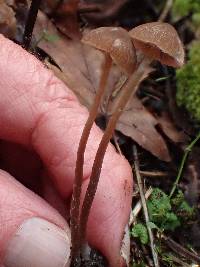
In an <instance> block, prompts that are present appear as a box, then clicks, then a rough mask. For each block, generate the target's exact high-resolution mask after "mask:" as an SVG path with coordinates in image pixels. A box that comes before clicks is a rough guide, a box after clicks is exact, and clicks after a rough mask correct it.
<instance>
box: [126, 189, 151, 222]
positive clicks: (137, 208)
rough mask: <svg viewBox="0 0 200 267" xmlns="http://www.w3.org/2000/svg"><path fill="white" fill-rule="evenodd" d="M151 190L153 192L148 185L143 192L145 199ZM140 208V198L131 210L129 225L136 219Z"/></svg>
mask: <svg viewBox="0 0 200 267" xmlns="http://www.w3.org/2000/svg"><path fill="white" fill-rule="evenodd" d="M152 192H153V189H152V187H149V189H148V190H147V191H146V192H145V199H146V200H147V199H148V198H149V197H150V195H151V193H152ZM141 208H142V203H141V200H139V201H138V202H137V204H136V205H135V207H134V209H133V210H132V212H131V215H130V220H129V225H131V224H133V222H134V221H135V220H136V218H137V216H138V213H139V212H140V210H141Z"/></svg>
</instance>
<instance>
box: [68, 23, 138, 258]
mask: <svg viewBox="0 0 200 267" xmlns="http://www.w3.org/2000/svg"><path fill="white" fill-rule="evenodd" d="M82 42H83V43H84V44H87V45H90V46H92V47H94V48H96V49H99V50H101V51H102V52H103V53H104V54H105V61H104V62H103V65H102V68H101V69H102V73H101V77H100V82H99V89H98V90H97V94H96V96H95V100H94V103H93V106H92V108H91V110H90V113H89V117H88V120H87V122H86V124H85V127H84V129H83V132H82V136H81V139H80V143H79V147H78V152H77V160H76V168H75V182H74V186H73V195H72V201H71V208H70V212H71V222H70V224H71V236H72V253H71V255H72V258H76V257H79V255H78V254H79V247H80V241H79V240H80V238H81V239H82V240H83V239H84V238H85V237H80V235H81V236H82V235H84V233H85V230H83V231H82V232H81V233H80V232H79V226H78V225H79V212H80V211H79V209H80V208H79V207H80V194H81V185H82V177H83V164H84V152H85V148H86V143H87V141H88V137H89V134H90V130H91V128H92V125H93V123H94V121H95V118H96V116H97V113H98V108H99V105H100V102H101V97H102V95H103V93H104V91H105V87H106V83H107V80H108V76H109V72H110V69H111V66H112V61H113V62H114V63H115V64H116V65H117V66H118V67H119V68H120V69H121V71H122V72H124V73H126V74H127V75H128V76H129V75H130V74H132V73H133V71H134V70H135V68H136V54H135V49H134V46H133V44H132V41H131V38H130V36H129V35H128V32H127V31H126V30H124V29H122V28H120V27H101V28H97V29H95V30H92V31H90V32H89V33H88V34H86V35H85V36H84V37H83V39H82ZM86 221H87V219H86ZM82 233H83V234H82Z"/></svg>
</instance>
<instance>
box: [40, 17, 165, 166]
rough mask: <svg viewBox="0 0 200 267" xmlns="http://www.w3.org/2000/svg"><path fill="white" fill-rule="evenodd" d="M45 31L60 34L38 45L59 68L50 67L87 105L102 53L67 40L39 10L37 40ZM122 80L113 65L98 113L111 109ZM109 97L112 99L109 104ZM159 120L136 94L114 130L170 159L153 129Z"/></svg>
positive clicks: (92, 91)
mask: <svg viewBox="0 0 200 267" xmlns="http://www.w3.org/2000/svg"><path fill="white" fill-rule="evenodd" d="M44 30H46V31H47V32H49V34H54V35H58V37H59V39H58V40H57V41H56V42H48V41H47V40H42V41H41V42H40V43H39V47H40V48H41V49H43V50H44V51H45V52H46V53H47V54H48V55H49V56H50V57H51V58H52V59H53V60H54V61H55V63H56V64H57V65H58V66H59V68H60V70H59V69H58V68H55V66H51V68H52V69H53V70H54V72H55V74H56V75H57V76H58V77H59V78H60V79H62V80H63V81H64V82H65V83H66V84H67V85H68V87H69V88H71V89H72V90H73V91H74V92H75V94H76V95H77V96H78V98H79V99H80V101H81V103H83V104H84V105H85V106H87V107H88V108H90V107H91V105H92V103H93V99H94V96H95V91H96V90H97V87H98V81H99V77H100V73H101V64H102V61H103V59H104V56H103V55H102V53H101V52H99V51H97V50H96V49H92V48H90V47H89V46H83V45H82V44H81V43H80V41H74V40H69V39H68V38H66V37H65V36H63V35H62V34H60V33H59V32H58V31H57V30H56V28H55V26H54V25H53V24H52V23H51V22H50V21H48V19H47V18H46V17H45V16H44V15H43V14H42V13H40V14H39V17H38V21H37V25H36V28H35V36H36V39H37V38H38V39H39V37H40V36H41V33H42V32H43V31H44ZM125 80H126V77H124V76H122V75H121V73H120V71H119V70H118V69H117V68H116V67H113V69H112V71H111V74H110V77H109V81H108V85H107V89H106V94H105V98H104V101H103V103H104V105H103V106H101V109H100V111H99V112H100V113H101V114H104V115H106V116H108V115H109V114H108V113H107V111H108V110H111V109H110V108H111V106H112V100H113V97H115V93H113V91H114V92H116V91H118V90H119V89H120V87H121V86H122V85H123V83H124V81H125ZM111 93H112V94H111ZM108 99H110V100H109V101H111V102H109V103H108ZM158 123H159V121H158V120H157V118H155V117H154V116H153V115H152V114H151V113H150V112H149V111H148V110H147V109H146V108H145V107H144V106H143V105H142V103H141V102H140V101H139V100H138V99H137V98H136V96H135V97H133V98H132V100H131V101H130V102H129V105H128V106H127V107H126V110H125V111H124V112H123V114H122V115H121V117H120V119H119V122H118V124H117V127H116V129H117V130H118V131H120V132H122V133H123V134H124V135H126V136H129V137H131V138H132V139H133V140H135V141H136V142H137V143H138V144H139V145H141V146H142V147H143V148H145V149H146V150H148V151H150V152H151V153H152V154H153V155H155V156H156V157H158V158H159V159H161V160H164V161H169V160H170V156H169V152H168V148H167V145H166V143H165V141H164V139H163V137H162V136H161V135H160V133H159V132H158V131H157V130H156V126H157V125H158Z"/></svg>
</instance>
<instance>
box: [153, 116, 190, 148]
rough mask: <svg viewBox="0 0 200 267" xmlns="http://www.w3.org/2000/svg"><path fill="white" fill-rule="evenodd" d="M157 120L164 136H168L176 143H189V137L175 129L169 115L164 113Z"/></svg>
mask: <svg viewBox="0 0 200 267" xmlns="http://www.w3.org/2000/svg"><path fill="white" fill-rule="evenodd" d="M156 119H157V122H158V125H159V126H160V128H161V129H162V131H163V132H164V134H166V136H167V137H168V138H169V139H170V140H171V141H173V142H174V143H183V142H186V141H187V139H188V136H187V135H186V134H184V132H183V131H181V130H178V129H177V128H176V127H175V125H174V123H173V122H172V120H171V119H170V117H169V115H168V114H167V113H162V115H161V116H160V117H157V118H156Z"/></svg>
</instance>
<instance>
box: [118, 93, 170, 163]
mask: <svg viewBox="0 0 200 267" xmlns="http://www.w3.org/2000/svg"><path fill="white" fill-rule="evenodd" d="M157 123H158V122H157V120H156V118H155V117H153V115H152V114H151V113H150V112H149V111H148V110H147V109H146V108H145V107H144V106H143V105H142V103H141V102H140V101H139V100H138V99H137V97H136V96H135V97H133V99H132V101H131V102H130V103H129V109H126V110H125V111H124V112H123V114H122V115H121V117H120V119H119V121H118V123H117V126H116V129H117V130H118V131H120V132H122V133H123V134H124V135H126V136H129V137H131V138H132V139H133V140H135V141H136V142H137V143H138V144H139V145H141V146H142V147H143V148H145V149H146V150H148V151H150V152H151V153H152V154H153V155H154V156H156V157H158V158H159V159H161V160H164V161H170V156H169V152H168V148H167V146H166V144H165V141H164V140H163V138H162V136H161V135H160V134H159V133H158V132H157V130H156V129H155V126H156V125H157Z"/></svg>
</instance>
